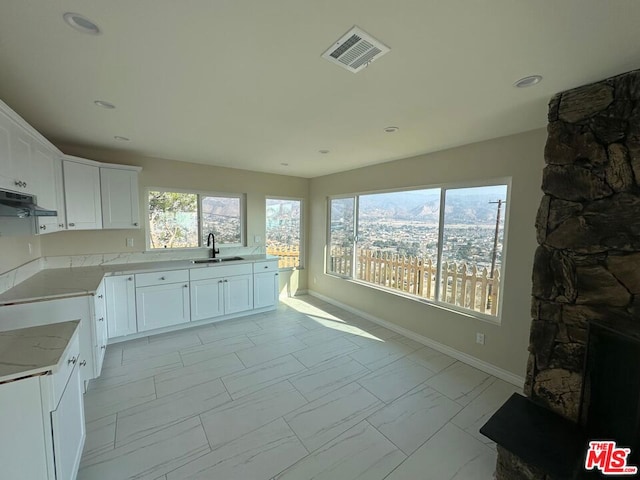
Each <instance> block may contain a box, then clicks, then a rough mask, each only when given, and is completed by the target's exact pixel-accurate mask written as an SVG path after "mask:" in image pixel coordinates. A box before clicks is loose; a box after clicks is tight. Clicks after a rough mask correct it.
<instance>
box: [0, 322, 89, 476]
mask: <svg viewBox="0 0 640 480" xmlns="http://www.w3.org/2000/svg"><path fill="white" fill-rule="evenodd" d="M79 333H80V332H79V330H78V331H77V332H76V334H75V335H74V338H73V339H72V340H71V345H72V346H71V348H70V349H69V352H68V354H67V355H66V356H65V357H63V358H62V359H61V363H60V364H59V365H62V367H64V366H66V365H69V366H70V368H62V367H60V368H59V370H58V371H57V372H56V373H54V374H53V375H51V374H50V375H40V376H34V377H28V378H25V379H22V380H16V381H13V382H9V383H5V384H0V425H2V429H0V444H1V445H2V448H0V472H1V473H0V477H1V478H3V479H6V480H23V479H30V480H31V479H38V480H73V479H75V478H76V475H77V473H78V468H79V466H80V458H81V456H82V449H83V447H84V441H85V436H86V433H85V432H86V431H85V424H84V407H83V398H82V387H81V381H80V376H79V362H78V356H79V348H80V347H79V338H78V335H79Z"/></svg>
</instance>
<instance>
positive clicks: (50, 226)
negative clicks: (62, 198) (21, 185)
mask: <svg viewBox="0 0 640 480" xmlns="http://www.w3.org/2000/svg"><path fill="white" fill-rule="evenodd" d="M32 160H33V176H32V177H33V186H34V188H33V190H32V192H33V193H34V194H35V195H36V198H37V202H38V205H39V206H40V207H43V208H46V209H49V210H56V211H57V212H58V216H55V217H38V223H37V225H36V226H37V232H38V233H40V234H45V233H53V232H57V231H58V230H60V229H62V228H64V223H63V222H61V216H62V213H63V212H62V211H61V210H60V206H59V205H58V191H59V190H61V189H62V163H61V162H60V160H59V159H58V158H57V156H56V153H55V152H54V151H53V150H50V149H48V148H45V147H44V146H42V145H41V144H40V143H39V142H37V141H35V140H34V143H33V149H32ZM62 208H63V209H64V205H63V206H62Z"/></svg>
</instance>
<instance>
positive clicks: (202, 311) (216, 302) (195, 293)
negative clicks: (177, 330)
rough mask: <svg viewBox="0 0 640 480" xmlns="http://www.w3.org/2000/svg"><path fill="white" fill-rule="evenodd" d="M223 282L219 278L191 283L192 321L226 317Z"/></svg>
mask: <svg viewBox="0 0 640 480" xmlns="http://www.w3.org/2000/svg"><path fill="white" fill-rule="evenodd" d="M223 282H224V279H223V278H217V277H215V278H207V279H204V280H195V281H192V282H191V321H193V322H196V321H198V320H205V319H207V318H215V317H221V316H222V315H224V283H223Z"/></svg>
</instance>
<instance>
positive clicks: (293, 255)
mask: <svg viewBox="0 0 640 480" xmlns="http://www.w3.org/2000/svg"><path fill="white" fill-rule="evenodd" d="M266 246H267V253H268V254H269V255H276V256H278V257H280V261H279V262H278V266H279V267H280V268H301V267H302V262H301V260H300V259H301V258H302V253H301V252H302V200H299V199H292V198H267V199H266Z"/></svg>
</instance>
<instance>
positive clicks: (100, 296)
mask: <svg viewBox="0 0 640 480" xmlns="http://www.w3.org/2000/svg"><path fill="white" fill-rule="evenodd" d="M105 291H106V287H105V280H103V281H102V282H100V285H99V286H98V289H97V290H96V294H95V297H94V299H93V303H94V321H93V326H94V335H93V351H94V352H93V353H94V360H93V362H94V370H95V376H96V377H99V376H100V373H101V372H102V363H103V361H104V354H105V352H106V348H107V339H108V335H107V303H106V299H105Z"/></svg>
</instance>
